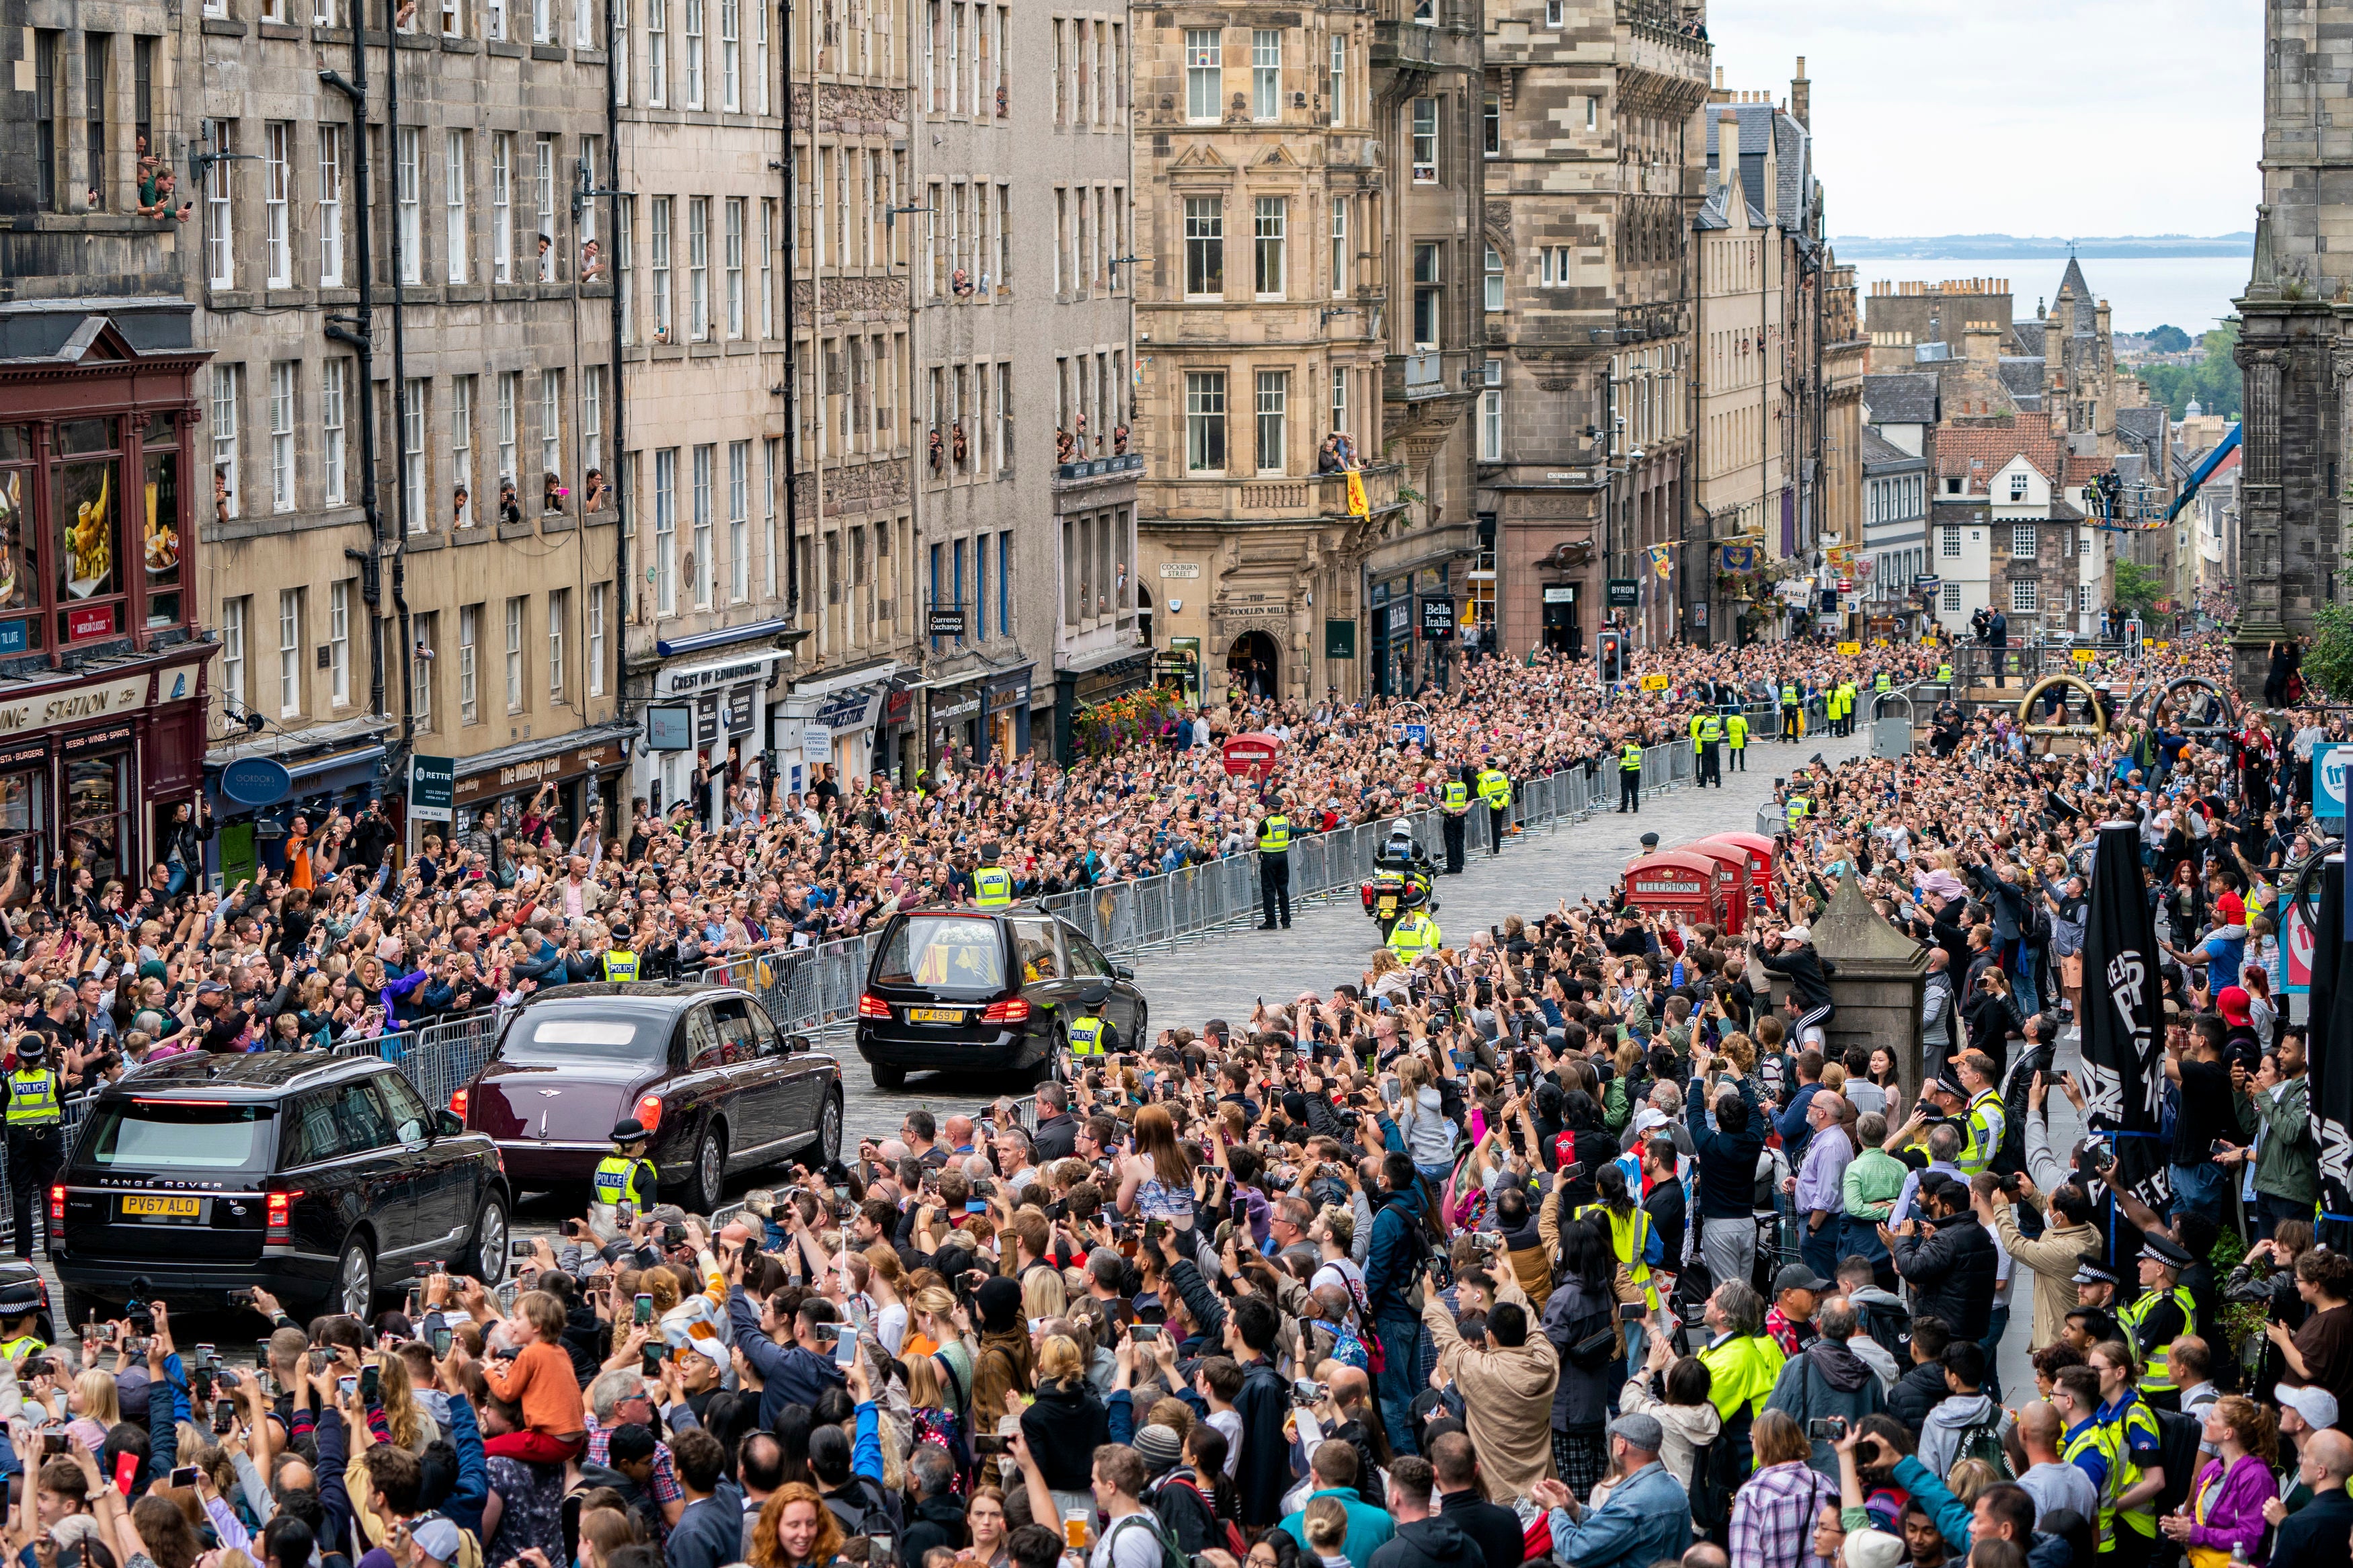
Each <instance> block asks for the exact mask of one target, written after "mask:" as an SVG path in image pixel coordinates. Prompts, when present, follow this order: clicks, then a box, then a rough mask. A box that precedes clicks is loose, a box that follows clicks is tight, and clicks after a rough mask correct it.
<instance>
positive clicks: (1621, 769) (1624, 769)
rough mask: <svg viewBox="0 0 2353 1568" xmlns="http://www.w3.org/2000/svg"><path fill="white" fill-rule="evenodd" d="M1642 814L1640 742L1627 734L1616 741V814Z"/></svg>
mask: <svg viewBox="0 0 2353 1568" xmlns="http://www.w3.org/2000/svg"><path fill="white" fill-rule="evenodd" d="M1628 812H1632V813H1633V814H1634V815H1635V816H1641V815H1642V742H1640V741H1638V740H1636V739H1634V737H1633V736H1631V735H1629V736H1627V737H1626V738H1625V739H1624V740H1622V741H1620V742H1618V815H1619V816H1625V815H1626V814H1627V813H1628Z"/></svg>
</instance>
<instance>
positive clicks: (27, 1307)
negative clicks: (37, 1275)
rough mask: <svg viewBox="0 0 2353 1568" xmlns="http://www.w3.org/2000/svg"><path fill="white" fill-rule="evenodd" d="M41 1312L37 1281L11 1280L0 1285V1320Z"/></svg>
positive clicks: (39, 1289) (39, 1290)
mask: <svg viewBox="0 0 2353 1568" xmlns="http://www.w3.org/2000/svg"><path fill="white" fill-rule="evenodd" d="M39 1310H41V1282H40V1281H39V1280H38V1279H11V1280H8V1281H6V1282H5V1284H0V1318H16V1317H22V1316H23V1315H24V1314H25V1313H26V1312H37V1311H39Z"/></svg>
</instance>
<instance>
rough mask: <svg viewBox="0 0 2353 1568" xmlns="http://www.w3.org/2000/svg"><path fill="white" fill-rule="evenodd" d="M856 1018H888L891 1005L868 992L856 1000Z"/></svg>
mask: <svg viewBox="0 0 2353 1568" xmlns="http://www.w3.org/2000/svg"><path fill="white" fill-rule="evenodd" d="M858 1016H860V1017H861V1018H888V1017H889V1016H891V1004H889V1003H888V1002H885V1001H884V1000H882V998H881V997H880V996H877V995H876V994H874V993H873V992H871V991H869V992H867V993H866V994H864V995H862V996H860V997H859V999H858Z"/></svg>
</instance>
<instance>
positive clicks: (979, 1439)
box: [972, 1432, 1008, 1455]
mask: <svg viewBox="0 0 2353 1568" xmlns="http://www.w3.org/2000/svg"><path fill="white" fill-rule="evenodd" d="M972 1451H973V1453H974V1454H976V1455H987V1454H1002V1453H1005V1452H1007V1451H1008V1449H1007V1442H1006V1439H1005V1438H1003V1437H1001V1436H997V1435H996V1434H994V1433H988V1432H983V1433H979V1434H977V1435H976V1436H974V1438H973V1440H972Z"/></svg>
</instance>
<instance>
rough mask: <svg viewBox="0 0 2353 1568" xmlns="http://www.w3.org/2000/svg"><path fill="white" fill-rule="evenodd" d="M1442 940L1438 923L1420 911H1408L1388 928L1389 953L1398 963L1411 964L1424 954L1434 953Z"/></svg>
mask: <svg viewBox="0 0 2353 1568" xmlns="http://www.w3.org/2000/svg"><path fill="white" fill-rule="evenodd" d="M1441 940H1442V939H1441V938H1440V935H1439V933H1438V922H1437V921H1434V920H1431V919H1430V916H1429V914H1428V913H1427V912H1426V911H1424V910H1406V912H1405V913H1404V914H1402V915H1399V916H1398V922H1397V924H1395V925H1393V926H1391V927H1389V951H1390V952H1394V953H1396V954H1397V955H1398V962H1399V963H1405V964H1411V963H1413V961H1414V960H1415V959H1417V958H1419V957H1420V956H1421V955H1422V954H1423V953H1425V952H1437V951H1438V949H1439V944H1440V941H1441Z"/></svg>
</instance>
